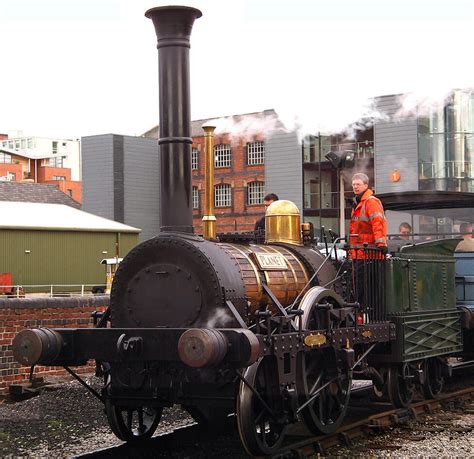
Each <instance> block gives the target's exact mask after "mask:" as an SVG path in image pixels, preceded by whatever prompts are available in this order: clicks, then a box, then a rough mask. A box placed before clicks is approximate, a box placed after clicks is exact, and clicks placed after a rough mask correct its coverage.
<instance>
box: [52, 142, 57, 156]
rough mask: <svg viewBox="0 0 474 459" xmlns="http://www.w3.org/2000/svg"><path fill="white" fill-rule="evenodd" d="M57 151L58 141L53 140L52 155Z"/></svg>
mask: <svg viewBox="0 0 474 459" xmlns="http://www.w3.org/2000/svg"><path fill="white" fill-rule="evenodd" d="M57 152H58V142H53V155H55V154H57Z"/></svg>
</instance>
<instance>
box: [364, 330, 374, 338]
mask: <svg viewBox="0 0 474 459" xmlns="http://www.w3.org/2000/svg"><path fill="white" fill-rule="evenodd" d="M362 336H363V337H364V338H370V337H371V336H372V332H371V331H370V330H365V331H363V332H362Z"/></svg>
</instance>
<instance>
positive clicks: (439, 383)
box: [423, 357, 444, 398]
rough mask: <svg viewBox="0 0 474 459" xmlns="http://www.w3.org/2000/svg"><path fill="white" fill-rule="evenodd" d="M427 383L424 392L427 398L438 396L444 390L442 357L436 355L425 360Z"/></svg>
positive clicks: (424, 368) (424, 367) (424, 385)
mask: <svg viewBox="0 0 474 459" xmlns="http://www.w3.org/2000/svg"><path fill="white" fill-rule="evenodd" d="M423 370H424V373H425V383H424V384H423V393H424V395H425V397H426V398H436V397H438V395H439V394H440V393H441V392H442V391H443V386H444V377H443V367H442V362H441V360H440V359H438V358H436V357H434V358H431V359H427V360H425V361H424V362H423Z"/></svg>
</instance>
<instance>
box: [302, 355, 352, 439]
mask: <svg viewBox="0 0 474 459" xmlns="http://www.w3.org/2000/svg"><path fill="white" fill-rule="evenodd" d="M335 365H336V357H335V355H334V356H331V355H330V354H329V353H327V352H325V353H324V352H321V351H312V352H300V353H299V355H298V362H297V374H296V389H297V392H298V401H299V403H300V406H301V405H303V404H304V403H306V402H307V401H308V400H309V399H310V398H311V397H312V396H313V394H314V393H315V392H316V391H317V390H318V389H320V388H321V387H322V386H323V385H324V384H327V383H328V382H329V381H331V380H332V379H334V378H335V376H334V375H333V373H334V370H333V369H334V366H335ZM331 367H332V368H333V369H332V370H331ZM336 371H338V375H337V377H336V378H335V380H334V381H333V382H332V383H330V384H329V385H328V386H326V387H325V388H324V389H322V390H321V392H320V393H319V395H318V396H317V397H316V398H315V399H314V400H313V401H312V402H311V403H309V404H308V405H307V406H306V407H305V408H303V410H301V416H302V418H303V421H304V423H305V424H306V427H307V428H308V429H309V430H310V431H311V432H312V433H314V434H331V433H334V432H335V431H336V430H337V429H338V427H339V426H340V425H341V423H342V421H343V420H344V417H345V415H346V412H347V408H348V406H349V399H350V394H351V385H352V378H351V376H350V374H349V372H343V371H342V370H341V369H339V370H336Z"/></svg>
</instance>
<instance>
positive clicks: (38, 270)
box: [0, 230, 138, 292]
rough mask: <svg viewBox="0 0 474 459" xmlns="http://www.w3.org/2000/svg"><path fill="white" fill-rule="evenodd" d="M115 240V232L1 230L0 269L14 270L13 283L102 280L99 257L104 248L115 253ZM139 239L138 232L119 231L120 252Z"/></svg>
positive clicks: (99, 282)
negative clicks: (125, 232) (124, 232)
mask: <svg viewBox="0 0 474 459" xmlns="http://www.w3.org/2000/svg"><path fill="white" fill-rule="evenodd" d="M116 240H117V235H116V233H108V232H75V231H32V230H1V231H0V251H1V253H2V257H1V258H0V272H9V273H12V280H13V284H14V285H18V284H21V285H50V284H55V285H59V284H69V285H70V284H76V285H77V284H79V285H80V284H103V283H104V281H105V271H104V267H103V265H101V264H100V261H101V260H102V259H103V258H104V256H106V254H104V252H107V254H108V255H110V256H113V255H115V250H116ZM137 242H138V234H136V233H128V234H123V233H122V234H120V256H123V255H125V254H126V253H127V252H128V251H129V250H130V249H131V248H132V247H134V246H135V245H136V243H137ZM79 289H80V287H78V288H77V290H79ZM63 290H64V291H70V290H71V289H70V288H69V287H64V288H63ZM25 291H26V292H30V291H32V290H31V289H25ZM34 291H48V288H45V287H38V288H36V289H35V290H34Z"/></svg>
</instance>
